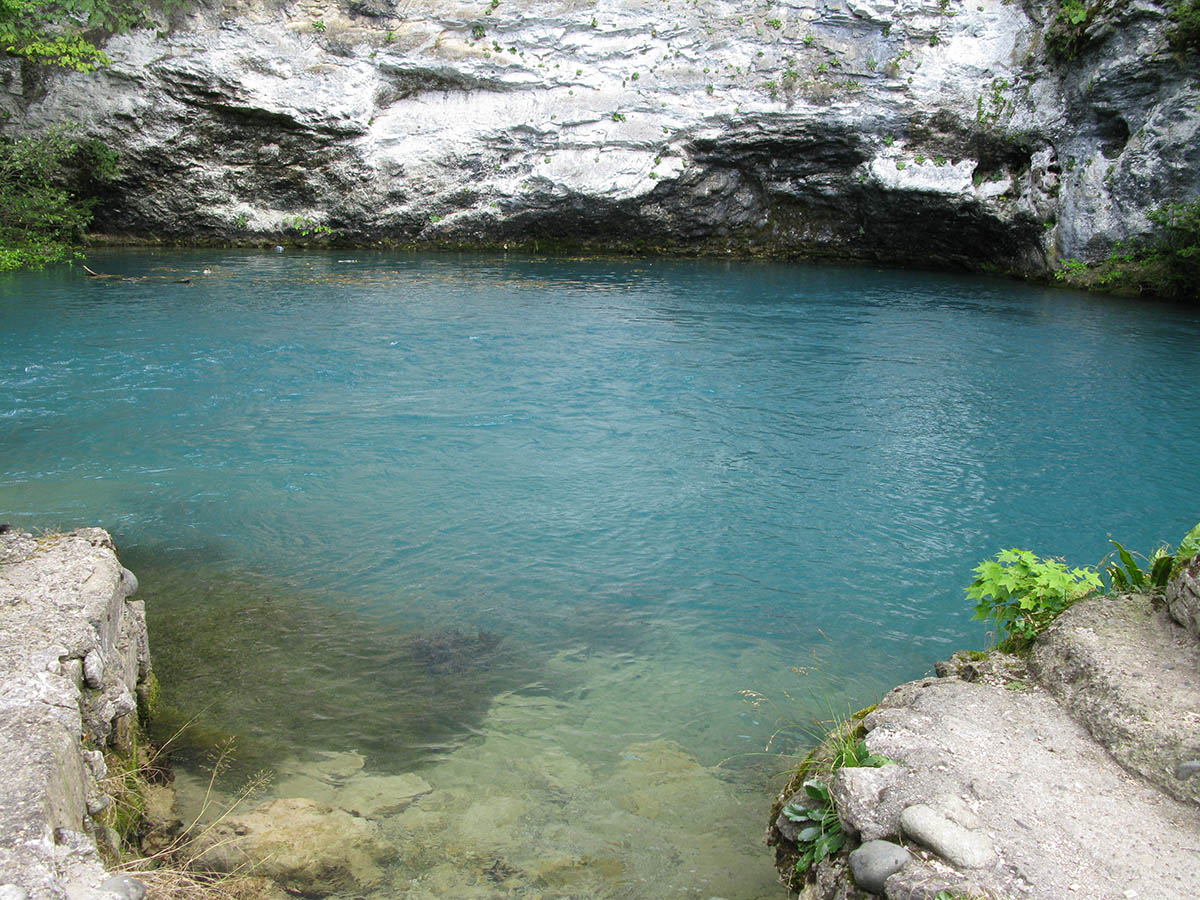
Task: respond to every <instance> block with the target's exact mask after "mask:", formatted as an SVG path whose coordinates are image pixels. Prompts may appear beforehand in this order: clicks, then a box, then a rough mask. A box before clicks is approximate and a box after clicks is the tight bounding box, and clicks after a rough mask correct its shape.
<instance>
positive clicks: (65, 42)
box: [0, 0, 186, 72]
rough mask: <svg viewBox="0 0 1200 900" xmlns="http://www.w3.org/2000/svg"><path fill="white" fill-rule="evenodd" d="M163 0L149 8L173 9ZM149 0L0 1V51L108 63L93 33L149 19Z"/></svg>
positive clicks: (34, 58)
mask: <svg viewBox="0 0 1200 900" xmlns="http://www.w3.org/2000/svg"><path fill="white" fill-rule="evenodd" d="M185 2H186V0H165V2H162V3H156V4H153V6H154V9H162V10H164V11H167V12H169V11H171V10H174V9H179V8H181V7H182V6H183V5H184V4H185ZM154 9H152V4H151V2H150V0H0V52H2V53H5V54H8V55H10V56H17V57H21V58H22V59H27V60H30V61H31V62H35V63H41V64H43V65H50V66H58V67H60V68H65V69H74V70H76V71H79V72H88V71H91V70H93V69H97V68H100V67H101V66H106V65H108V57H107V56H105V55H104V51H103V50H101V49H99V47H97V46H96V43H95V40H96V39H97V37H98V36H102V35H110V34H120V33H122V32H125V31H129V30H130V29H131V28H137V27H140V26H143V25H147V24H149V23H150V22H151V21H152V19H153V17H154Z"/></svg>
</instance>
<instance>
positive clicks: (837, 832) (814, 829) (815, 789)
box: [783, 781, 846, 875]
mask: <svg viewBox="0 0 1200 900" xmlns="http://www.w3.org/2000/svg"><path fill="white" fill-rule="evenodd" d="M804 793H805V794H807V795H808V798H809V799H810V800H811V801H813V802H814V803H815V804H816V805H815V806H802V805H800V804H799V803H789V804H788V805H787V806H785V807H784V808H783V814H784V815H785V816H786V817H787V818H788V819H789V820H791V821H792V822H796V823H798V824H799V825H800V826H801V827H800V831H799V832H798V833H797V835H796V846H797V847H798V848H799V849H800V858H799V859H797V860H796V873H797V874H800V875H802V874H804V873H805V872H807V871H808V870H809V869H811V868H812V867H813V866H815V865H816V864H817V863H819V862H820V861H821V860H823V859H824V858H825V857H827V856H829V855H830V854H832V853H837V851H839V850H841V849H842V846H843V845H844V844H845V843H846V835H845V833H844V832H843V831H842V823H841V820H839V819H838V814H837V807H835V806H834V804H833V799H832V798H831V797H830V796H829V788H828V787H826V786H825V785H824V784H822V783H821V782H819V781H806V782H804Z"/></svg>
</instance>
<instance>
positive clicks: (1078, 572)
mask: <svg viewBox="0 0 1200 900" xmlns="http://www.w3.org/2000/svg"><path fill="white" fill-rule="evenodd" d="M974 571H975V573H976V575H977V577H976V579H975V580H974V581H972V582H971V584H970V585H969V586H968V587H967V589H966V592H967V598H968V599H970V600H974V601H976V603H975V618H976V619H980V620H987V619H994V620H995V622H996V628H997V630H998V631H1000V632H1004V639H1003V640H1002V641H1001V644H1002V645H1005V646H1007V648H1008V649H1018V648H1019V647H1022V646H1025V645H1027V644H1028V643H1029V642H1030V641H1032V640H1033V639H1034V638H1035V637H1037V635H1038V634H1039V633H1041V631H1042V630H1043V629H1045V627H1046V626H1047V625H1049V624H1050V623H1051V622H1052V621H1053V620H1054V618H1055V617H1056V616H1058V615H1059V613H1061V612H1063V610H1065V609H1066V608H1067V607H1068V606H1070V605H1071V604H1072V603H1074V602H1075V601H1076V600H1078V599H1079V598H1080V597H1083V596H1084V595H1085V594H1088V593H1090V592H1091V591H1094V590H1098V589H1099V588H1100V587H1101V586H1102V585H1101V582H1100V576H1099V575H1098V574H1097V573H1096V571H1095V570H1094V569H1090V568H1085V569H1068V568H1067V566H1066V565H1065V564H1064V563H1062V562H1060V561H1058V560H1056V559H1039V558H1038V557H1037V556H1035V555H1034V554H1033V553H1031V552H1030V551H1028V550H1015V549H1014V550H1002V551H1000V553H998V554H997V555H996V558H995V559H985V560H984V561H983V562H981V563H980V564H979V565H978V566H976V567H975V569H974Z"/></svg>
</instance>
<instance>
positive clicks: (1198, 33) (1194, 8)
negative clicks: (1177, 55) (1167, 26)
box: [1167, 0, 1200, 50]
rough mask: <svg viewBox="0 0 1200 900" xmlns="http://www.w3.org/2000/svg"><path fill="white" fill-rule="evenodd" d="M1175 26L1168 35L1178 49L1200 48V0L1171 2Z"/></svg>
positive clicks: (1176, 0) (1173, 45)
mask: <svg viewBox="0 0 1200 900" xmlns="http://www.w3.org/2000/svg"><path fill="white" fill-rule="evenodd" d="M1171 21H1172V22H1173V23H1174V27H1173V28H1172V29H1171V31H1170V33H1169V34H1168V35H1167V37H1168V39H1169V40H1170V41H1171V46H1172V47H1174V48H1175V49H1176V50H1186V49H1187V48H1189V47H1190V48H1192V49H1193V50H1200V0H1174V2H1172V4H1171Z"/></svg>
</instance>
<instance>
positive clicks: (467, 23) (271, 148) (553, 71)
mask: <svg viewBox="0 0 1200 900" xmlns="http://www.w3.org/2000/svg"><path fill="white" fill-rule="evenodd" d="M1109 5H1110V6H1113V7H1115V10H1114V11H1112V12H1109V13H1106V14H1104V15H1103V16H1102V17H1101V18H1100V19H1099V20H1098V21H1097V22H1095V23H1094V24H1093V25H1092V26H1091V27H1090V28H1089V32H1088V38H1089V40H1088V42H1087V44H1086V46H1085V47H1084V49H1083V51H1082V53H1081V54H1080V55H1079V57H1078V58H1077V59H1075V60H1074V61H1071V62H1061V61H1058V62H1052V61H1051V59H1050V54H1049V52H1048V50H1047V46H1046V33H1047V31H1048V29H1049V28H1050V27H1051V25H1052V22H1051V12H1052V10H1053V9H1055V8H1056V6H1054V5H1053V4H1051V3H1049V2H1046V0H1025V2H1023V3H1022V2H1016V0H782V2H770V3H765V4H764V3H755V4H745V3H743V4H734V3H728V2H722V0H595V2H590V0H589V2H585V0H471V2H468V3H462V4H458V3H450V2H446V0H343V2H342V5H340V6H339V5H336V3H334V2H326V0H301V2H282V3H273V2H271V0H243V2H241V3H237V2H231V3H227V4H226V5H225V6H223V7H222V6H211V7H207V8H203V9H199V10H196V11H193V12H192V13H190V14H189V15H188V16H187V17H186V18H184V19H181V20H180V21H177V22H176V23H174V26H173V27H172V28H171V29H170V30H169V31H168V32H167V33H165V34H161V33H154V32H150V31H142V32H136V33H133V34H129V35H125V36H121V37H118V38H115V39H113V40H112V41H110V42H109V44H108V46H107V51H108V53H109V55H110V57H111V58H112V60H113V65H112V67H111V68H109V69H107V70H104V71H101V72H98V73H93V74H88V75H79V74H64V73H44V72H42V73H37V72H34V71H32V70H31V69H30V68H29V67H26V69H25V70H22V69H21V67H19V66H16V65H10V66H9V67H8V68H7V69H3V70H0V86H2V90H0V108H2V109H4V110H7V111H8V112H10V113H11V114H12V116H13V119H12V121H13V122H15V123H17V124H19V125H21V126H22V127H26V128H35V129H36V128H39V127H43V126H45V125H49V124H51V123H54V122H62V121H74V122H78V123H80V124H82V125H83V126H84V127H85V128H86V129H87V130H88V131H90V132H92V133H94V134H96V135H98V136H100V137H103V138H104V139H105V140H107V141H109V142H110V143H111V144H112V145H113V146H114V147H115V148H117V149H118V150H120V152H121V154H122V159H123V161H124V175H123V177H122V179H121V180H120V182H119V183H118V184H117V185H116V187H115V189H114V191H113V193H112V195H111V196H110V197H108V198H106V202H105V203H104V205H103V206H102V208H100V209H99V211H98V218H97V223H96V227H97V229H98V230H100V231H105V232H109V233H114V234H127V235H136V236H154V235H161V236H165V237H169V238H184V239H189V238H199V239H213V240H221V239H233V240H239V239H244V240H248V239H254V238H264V239H266V238H270V237H272V236H274V235H289V234H290V235H292V236H297V235H298V234H300V233H301V232H305V231H307V232H310V233H311V232H312V231H313V229H314V227H315V226H324V227H328V228H331V229H335V230H336V231H337V232H338V234H339V235H340V236H342V237H343V238H345V239H348V240H352V241H355V242H366V243H369V242H374V241H384V242H392V241H417V242H422V241H446V242H464V243H474V242H479V243H492V244H496V243H504V242H510V241H521V240H528V239H543V240H545V239H555V240H568V241H580V242H583V243H585V244H591V245H593V246H624V247H628V246H636V245H638V244H639V243H643V244H645V245H647V246H661V247H668V248H677V249H696V250H705V251H709V252H725V251H726V250H731V251H735V252H740V251H752V252H753V251H761V252H776V253H787V254H790V253H795V254H798V255H832V256H838V257H847V258H861V259H872V260H881V261H887V262H901V263H921V264H950V265H966V266H970V267H985V266H994V267H998V268H1001V269H1003V270H1007V271H1012V272H1019V273H1039V272H1046V271H1049V270H1052V269H1053V268H1054V267H1055V266H1056V264H1057V261H1058V260H1059V259H1061V258H1064V257H1076V258H1083V259H1093V258H1097V257H1099V256H1102V255H1104V254H1105V253H1107V252H1108V250H1109V249H1110V248H1111V247H1112V245H1113V244H1114V242H1115V241H1117V240H1120V239H1124V238H1127V237H1130V236H1132V235H1135V234H1138V233H1141V232H1145V231H1146V230H1147V229H1148V225H1147V220H1146V212H1147V211H1148V210H1150V209H1152V208H1154V207H1155V206H1157V205H1159V204H1161V203H1163V202H1167V201H1179V200H1184V199H1190V198H1192V197H1195V196H1196V195H1198V194H1200V88H1198V87H1197V81H1196V71H1197V66H1198V63H1197V60H1196V55H1195V53H1194V52H1192V53H1191V54H1190V56H1180V55H1179V54H1174V53H1172V51H1171V50H1170V48H1169V46H1168V44H1167V40H1166V36H1165V34H1166V26H1167V24H1168V23H1167V20H1166V17H1165V13H1164V12H1163V10H1162V8H1161V7H1160V6H1159V5H1158V4H1157V3H1154V2H1150V0H1129V2H1123V3H1117V4H1109Z"/></svg>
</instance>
